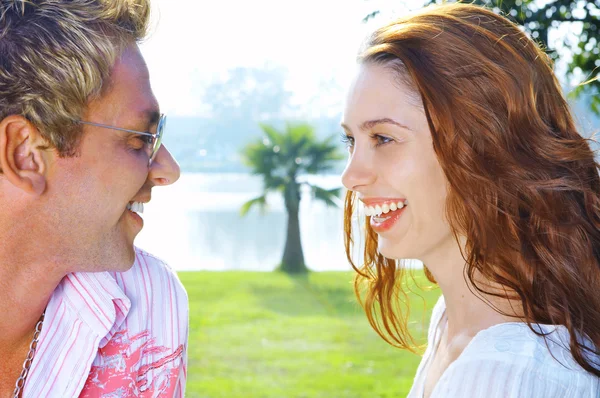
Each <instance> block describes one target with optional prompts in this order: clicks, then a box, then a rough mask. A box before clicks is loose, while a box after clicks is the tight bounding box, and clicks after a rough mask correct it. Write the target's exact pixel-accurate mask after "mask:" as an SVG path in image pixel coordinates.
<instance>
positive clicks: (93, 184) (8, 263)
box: [0, 0, 188, 398]
mask: <svg viewBox="0 0 600 398" xmlns="http://www.w3.org/2000/svg"><path fill="white" fill-rule="evenodd" d="M148 18H149V0H0V242H2V243H1V244H0V314H2V316H1V317H0V358H2V360H1V361H0V363H1V364H0V396H2V397H5V396H11V397H13V396H22V397H36V398H38V397H77V396H81V397H98V396H111V397H132V396H160V397H172V396H177V397H182V396H183V392H184V386H185V378H186V346H187V333H188V307H187V296H186V293H185V291H184V289H183V287H182V285H181V284H180V282H179V280H178V279H177V276H176V275H175V274H174V273H173V272H172V271H171V270H170V269H168V268H167V267H166V266H165V264H164V263H162V262H161V261H159V260H157V259H156V258H155V257H153V256H151V255H149V254H147V253H145V252H143V251H140V250H138V249H135V248H134V246H133V240H134V238H135V236H136V235H137V234H138V233H139V232H140V230H141V229H142V226H143V220H142V218H141V217H140V215H139V214H138V213H141V212H142V210H143V203H147V202H149V201H150V198H151V191H152V188H153V187H155V186H162V185H168V184H172V183H174V182H175V181H176V180H177V179H178V178H179V166H178V165H177V163H176V162H175V160H174V159H173V158H172V157H171V154H170V153H169V152H168V151H167V149H166V148H165V147H164V146H161V142H160V138H161V135H162V130H163V127H164V117H162V116H161V115H160V112H159V108H158V103H157V101H156V99H155V97H154V95H153V93H152V90H151V88H150V83H149V75H148V70H147V68H146V65H145V63H144V60H143V58H142V56H141V54H140V51H139V49H138V46H137V44H136V43H137V42H138V41H139V40H141V39H142V38H143V36H144V34H145V31H146V27H147V25H148ZM132 264H133V266H132ZM15 383H16V385H17V387H16V388H15Z"/></svg>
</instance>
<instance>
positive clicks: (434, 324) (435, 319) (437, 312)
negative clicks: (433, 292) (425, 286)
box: [427, 295, 446, 345]
mask: <svg viewBox="0 0 600 398" xmlns="http://www.w3.org/2000/svg"><path fill="white" fill-rule="evenodd" d="M445 311H446V302H445V301H444V296H443V295H441V296H440V297H439V298H438V301H437V302H436V303H435V305H434V306H433V310H432V311H431V318H430V321H429V331H428V333H427V340H428V342H429V344H430V345H431V344H432V343H433V342H434V341H433V340H434V338H435V337H434V336H435V332H436V330H437V328H438V326H439V324H440V321H441V320H442V317H443V316H444V312H445Z"/></svg>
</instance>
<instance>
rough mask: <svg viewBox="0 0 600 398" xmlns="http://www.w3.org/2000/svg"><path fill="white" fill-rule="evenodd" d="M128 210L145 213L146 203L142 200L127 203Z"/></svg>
mask: <svg viewBox="0 0 600 398" xmlns="http://www.w3.org/2000/svg"><path fill="white" fill-rule="evenodd" d="M127 210H129V211H131V212H133V213H139V214H143V213H144V204H143V203H142V202H131V203H128V204H127Z"/></svg>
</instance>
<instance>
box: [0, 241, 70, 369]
mask: <svg viewBox="0 0 600 398" xmlns="http://www.w3.org/2000/svg"><path fill="white" fill-rule="evenodd" d="M7 246H8V245H7ZM24 251H25V250H23V251H20V252H19V251H16V250H5V249H0V314H2V317H0V357H2V358H5V356H4V355H3V354H7V353H9V352H12V351H13V349H14V348H16V347H19V346H21V345H22V344H23V343H24V342H28V341H31V339H32V338H33V331H34V330H35V326H36V324H37V323H38V321H39V319H40V317H41V315H42V313H43V312H44V310H45V309H46V306H47V304H48V301H49V300H50V297H51V296H52V293H53V292H54V290H55V289H56V287H57V286H58V284H59V283H60V281H61V280H62V278H63V277H64V274H63V273H61V272H58V270H57V268H56V267H55V266H53V264H51V263H48V262H46V261H44V260H40V261H35V260H33V259H31V258H30V259H26V258H23V256H15V255H14V253H23V252H24Z"/></svg>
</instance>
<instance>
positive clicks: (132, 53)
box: [89, 45, 159, 121]
mask: <svg viewBox="0 0 600 398" xmlns="http://www.w3.org/2000/svg"><path fill="white" fill-rule="evenodd" d="M101 109H102V110H103V111H105V112H110V113H111V119H113V120H116V119H118V118H119V117H120V115H121V114H122V113H125V112H126V113H128V114H135V115H136V116H138V117H140V118H141V117H144V118H146V119H148V120H150V121H152V120H153V119H157V116H156V115H157V114H158V113H159V107H158V102H157V101H156V98H155V97H154V93H153V92H152V88H151V86H150V74H149V72H148V68H147V66H146V63H145V61H144V58H143V57H142V54H141V53H140V51H139V49H138V47H137V45H131V46H129V47H127V48H126V49H125V51H123V53H122V54H121V56H120V57H119V59H118V60H117V61H116V62H115V65H114V67H113V69H112V73H111V77H110V86H109V87H107V91H106V92H105V93H104V94H103V95H102V96H101V97H100V98H98V99H97V100H96V101H94V103H93V104H90V108H89V110H90V111H92V112H93V111H94V110H101Z"/></svg>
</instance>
